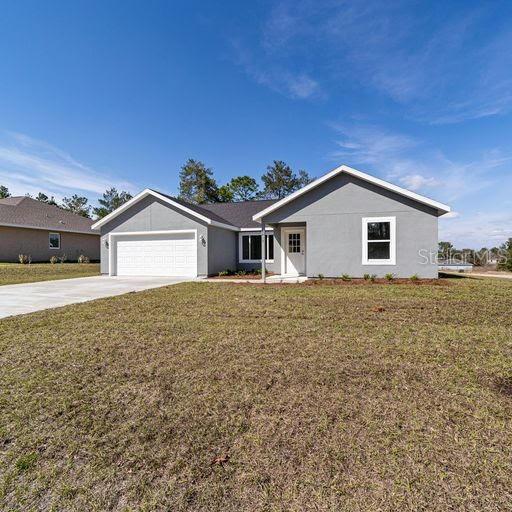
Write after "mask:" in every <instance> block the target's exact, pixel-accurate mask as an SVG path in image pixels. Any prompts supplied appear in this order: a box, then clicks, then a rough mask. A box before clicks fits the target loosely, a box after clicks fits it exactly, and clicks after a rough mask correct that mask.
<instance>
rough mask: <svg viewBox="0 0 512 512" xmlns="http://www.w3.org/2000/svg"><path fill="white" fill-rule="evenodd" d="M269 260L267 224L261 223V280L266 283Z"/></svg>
mask: <svg viewBox="0 0 512 512" xmlns="http://www.w3.org/2000/svg"><path fill="white" fill-rule="evenodd" d="M266 259H267V239H266V236H265V223H264V222H262V223H261V278H262V279H263V282H265V278H266V276H265V260H266Z"/></svg>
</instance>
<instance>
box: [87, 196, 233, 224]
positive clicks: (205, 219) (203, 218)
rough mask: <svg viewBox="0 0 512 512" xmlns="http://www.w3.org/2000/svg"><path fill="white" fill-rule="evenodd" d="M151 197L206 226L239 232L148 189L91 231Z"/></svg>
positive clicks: (111, 213) (101, 220) (105, 218)
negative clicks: (204, 223)
mask: <svg viewBox="0 0 512 512" xmlns="http://www.w3.org/2000/svg"><path fill="white" fill-rule="evenodd" d="M150 195H151V196H153V197H156V198H157V199H160V200H161V201H164V202H165V203H168V204H170V205H172V206H174V207H175V208H177V209H178V210H182V211H184V212H186V213H188V214H189V215H191V216H192V217H195V218H196V219H199V220H202V221H203V222H206V224H209V225H211V226H217V227H219V228H224V229H230V230H232V231H239V228H237V227H236V226H232V225H231V224H224V223H222V222H217V221H215V220H212V219H210V218H209V217H206V216H205V215H201V214H200V213H198V212H196V211H194V210H191V209H190V208H187V207H186V206H184V205H182V204H180V203H177V202H176V201H173V200H172V199H170V198H169V197H166V196H163V195H162V194H159V193H158V192H155V191H154V190H151V189H150V188H146V189H144V190H143V191H142V192H140V193H139V194H137V195H136V196H135V197H132V198H131V199H130V200H129V201H126V203H124V204H123V205H121V206H120V207H119V208H117V209H116V210H114V211H113V212H110V213H109V214H108V215H106V216H105V217H103V218H102V219H100V220H99V221H98V222H96V223H94V224H93V225H92V226H91V229H98V228H100V227H101V226H103V225H105V224H106V223H107V222H110V221H111V220H112V219H114V218H116V217H117V216H118V215H119V214H121V213H122V212H124V211H125V210H127V209H128V208H130V207H131V206H133V205H134V204H135V203H138V202H139V201H140V200H141V199H144V198H145V197H147V196H150Z"/></svg>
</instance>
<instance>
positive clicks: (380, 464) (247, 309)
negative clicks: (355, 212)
mask: <svg viewBox="0 0 512 512" xmlns="http://www.w3.org/2000/svg"><path fill="white" fill-rule="evenodd" d="M511 311H512V283H510V282H507V281H498V280H479V281H477V280H472V279H459V280H456V279H453V280H443V283H442V284H441V285H437V286H435V285H432V286H430V285H422V286H411V285H400V284H367V285H360V286H339V285H338V286H336V285H334V286H333V285H328V284H319V285H316V286H306V285H267V286H264V285H251V284H240V285H237V284H222V283H197V282H196V283H184V284H180V285H176V286H171V287H167V288H160V289H157V290H151V291H147V292H142V293H137V294H127V295H123V296H119V297H115V298H110V299H102V300H97V301H94V302H89V303H85V304H77V305H73V306H68V307H65V308H61V309H58V310H53V311H44V312H39V313H34V314H31V315H25V316H21V317H13V318H8V319H5V320H2V321H0V509H1V510H66V511H67V510H73V511H89V510H95V511H104V510H115V511H128V510H130V511H131V510H144V511H152V510H169V511H171V510H172V511H183V510H190V511H224V512H231V511H233V512H234V511H302V510H315V511H342V510H350V511H361V512H362V511H374V510H375V511H376V510H378V511H398V510H399V511H403V510H406V511H408V510H410V511H413V510H414V511H416V510H429V511H433V510H434V511H446V510H457V511H459V510H464V511H475V512H476V511H490V510H509V508H510V504H511V503H512V457H511V453H512V315H511V314H510V312H511Z"/></svg>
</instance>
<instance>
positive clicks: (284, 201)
mask: <svg viewBox="0 0 512 512" xmlns="http://www.w3.org/2000/svg"><path fill="white" fill-rule="evenodd" d="M342 172H344V173H346V174H350V175H351V176H355V177H356V178H360V179H362V180H364V181H368V182H369V183H373V184H374V185H378V186H379V187H382V188H385V189H388V190H391V191H393V192H396V193H397V194H400V195H402V196H405V197H409V198H411V199H414V200H415V201H418V202H419V203H423V204H426V205H428V206H431V207H433V208H436V209H437V210H439V211H440V212H442V213H441V215H443V214H445V213H448V212H449V211H451V208H450V207H449V206H448V205H446V204H443V203H439V202H438V201H434V200H433V199H429V198H428V197H425V196H422V195H420V194H416V193H415V192H411V191H410V190H406V189H405V188H402V187H399V186H397V185H393V184H392V183H389V182H388V181H384V180H381V179H380V178H376V177H375V176H371V175H370V174H366V173H364V172H361V171H358V170H357V169H353V168H352V167H349V166H348V165H340V166H339V167H336V169H333V170H332V171H330V172H328V173H327V174H324V175H323V176H321V177H320V178H318V179H316V180H315V181H312V182H311V183H309V184H308V185H306V186H305V187H302V188H301V189H299V190H297V191H295V192H293V194H290V195H289V196H286V197H284V198H283V199H281V200H280V201H277V203H274V204H273V205H271V206H269V207H268V208H265V209H264V210H262V211H261V212H258V213H256V214H255V215H253V217H252V220H254V221H256V222H261V218H262V217H264V216H265V215H268V214H269V213H271V212H273V211H275V210H278V209H279V208H281V207H282V206H284V205H285V204H288V203H289V202H290V201H293V200H294V199H296V198H297V197H300V196H301V195H302V194H305V193H306V192H309V191H310V190H312V189H314V188H316V187H318V186H319V185H321V184H322V183H324V182H326V181H328V180H330V179H331V178H333V177H334V176H337V175H338V174H341V173H342Z"/></svg>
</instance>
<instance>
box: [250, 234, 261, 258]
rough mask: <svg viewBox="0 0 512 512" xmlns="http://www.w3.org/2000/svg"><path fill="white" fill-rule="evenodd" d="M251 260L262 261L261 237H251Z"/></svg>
mask: <svg viewBox="0 0 512 512" xmlns="http://www.w3.org/2000/svg"><path fill="white" fill-rule="evenodd" d="M250 259H251V260H261V236H260V235H251V258H250Z"/></svg>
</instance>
